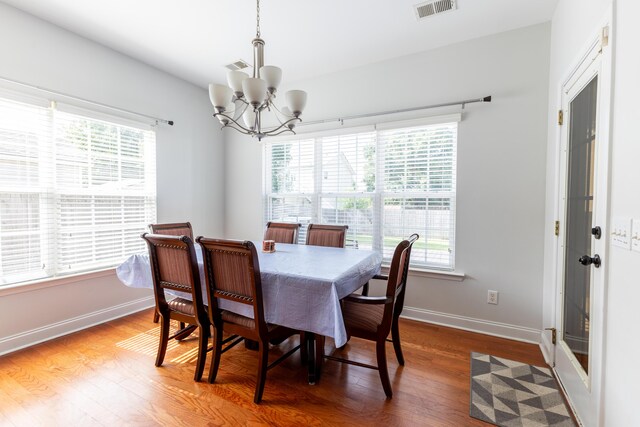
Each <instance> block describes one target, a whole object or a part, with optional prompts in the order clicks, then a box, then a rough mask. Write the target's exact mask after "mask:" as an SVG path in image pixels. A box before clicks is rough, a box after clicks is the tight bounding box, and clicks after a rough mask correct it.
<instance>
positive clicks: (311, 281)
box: [116, 242, 382, 347]
mask: <svg viewBox="0 0 640 427" xmlns="http://www.w3.org/2000/svg"><path fill="white" fill-rule="evenodd" d="M254 243H255V245H256V248H260V247H261V245H262V243H261V242H254ZM276 249H277V250H276V252H275V253H263V252H261V251H260V249H258V259H259V262H260V272H261V279H262V293H263V297H264V311H265V317H266V320H267V322H269V323H273V324H276V325H282V326H287V327H290V328H294V329H298V330H304V331H309V332H314V333H317V334H321V335H325V336H329V337H332V338H333V339H334V340H335V343H336V346H338V347H340V346H342V345H343V344H345V343H346V342H347V334H346V331H345V328H344V321H343V319H342V311H341V310H340V299H341V298H344V297H345V296H347V295H349V294H350V293H352V292H354V291H355V290H356V289H358V288H360V287H361V286H362V285H363V284H365V283H366V282H368V281H369V280H370V279H371V278H372V277H373V276H374V275H376V274H378V273H379V272H380V264H381V262H382V255H381V254H380V253H378V252H373V251H367V250H362V249H338V248H326V247H322V246H307V245H288V244H284V243H278V244H277V245H276ZM196 254H197V256H198V265H199V267H200V276H201V279H202V281H203V282H204V274H203V264H202V253H201V251H200V248H199V247H198V246H197V245H196ZM116 274H117V275H118V278H119V279H120V281H121V282H122V283H124V284H125V285H127V286H130V287H134V288H151V287H152V286H153V282H152V278H151V267H150V265H149V257H148V255H147V254H137V255H132V256H130V257H129V258H128V259H127V260H126V261H125V262H124V263H122V264H121V265H120V266H118V268H117V269H116ZM202 285H203V288H204V283H203V284H202ZM204 295H206V293H205V294H204ZM180 296H182V297H186V296H187V295H184V294H183V295H180ZM205 301H206V296H205ZM220 307H221V308H223V309H226V310H231V311H234V312H237V313H239V314H242V315H245V316H249V317H253V312H252V311H251V310H250V309H247V308H246V307H247V306H246V305H244V306H243V305H242V304H236V303H233V302H231V301H226V300H221V301H220Z"/></svg>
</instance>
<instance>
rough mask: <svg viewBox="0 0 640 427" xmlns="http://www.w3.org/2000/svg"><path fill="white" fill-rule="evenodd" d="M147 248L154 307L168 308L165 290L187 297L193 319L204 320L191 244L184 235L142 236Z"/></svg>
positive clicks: (205, 312) (197, 272)
mask: <svg viewBox="0 0 640 427" xmlns="http://www.w3.org/2000/svg"><path fill="white" fill-rule="evenodd" d="M142 238H143V239H144V240H145V241H146V242H147V246H148V248H149V261H150V263H151V275H152V277H153V290H154V293H155V297H156V304H157V306H158V308H159V309H160V308H162V309H163V310H166V309H168V305H167V299H166V295H165V289H171V290H174V291H180V292H185V293H187V294H190V295H191V300H192V301H193V304H194V308H195V313H196V316H195V317H196V318H197V319H198V321H204V322H208V321H207V310H206V308H205V307H204V302H203V298H202V285H201V282H200V272H199V270H198V261H197V258H196V252H195V249H194V246H193V241H192V240H191V239H190V238H189V237H187V236H167V235H160V234H149V233H144V234H142Z"/></svg>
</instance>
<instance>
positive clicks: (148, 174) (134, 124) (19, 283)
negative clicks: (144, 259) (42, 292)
mask: <svg viewBox="0 0 640 427" xmlns="http://www.w3.org/2000/svg"><path fill="white" fill-rule="evenodd" d="M0 98H2V99H3V100H5V101H7V102H9V103H10V102H16V103H22V104H26V105H30V106H33V107H36V108H40V109H41V110H42V109H44V108H47V107H46V106H49V111H48V113H47V114H46V116H47V118H46V119H44V121H43V123H47V126H48V131H47V132H44V133H43V132H40V135H41V136H44V137H43V138H40V139H39V144H40V146H41V148H43V147H44V145H47V147H46V149H44V150H41V154H42V152H44V153H47V152H48V153H53V152H55V150H56V148H55V147H56V136H55V121H56V117H55V116H56V111H61V112H64V113H65V114H67V115H68V114H71V115H74V116H77V117H78V118H79V119H84V120H88V121H96V122H104V123H106V124H107V125H110V126H114V127H115V128H116V130H117V135H118V138H117V141H118V146H117V155H116V158H117V160H118V161H117V163H118V177H121V174H122V164H123V158H124V157H123V154H122V153H123V150H122V147H123V145H122V144H123V139H121V131H122V130H123V129H125V128H134V129H135V130H139V131H145V132H147V134H145V135H146V136H145V139H144V143H145V144H152V146H151V147H149V148H148V149H145V151H144V156H143V157H142V160H141V161H142V162H143V164H144V184H145V186H144V190H140V191H139V194H138V192H135V191H134V192H132V191H131V190H129V189H122V190H120V192H119V193H118V194H114V195H111V194H105V195H104V196H101V195H100V194H99V192H95V191H91V190H88V191H86V190H79V191H80V192H79V193H77V194H81V193H82V194H86V196H89V197H90V198H91V200H94V202H93V203H92V204H91V206H92V212H93V214H92V217H95V213H96V212H97V211H96V209H97V207H96V206H97V204H96V203H95V198H96V197H105V198H108V197H116V198H117V197H119V198H120V207H119V210H120V211H121V212H122V215H123V216H122V220H123V221H124V220H125V213H126V206H127V201H126V200H125V198H126V197H127V196H134V197H137V198H146V200H147V201H150V202H151V207H148V206H149V204H148V203H145V204H144V206H145V208H144V216H145V220H144V221H143V222H144V225H142V224H141V226H140V227H138V228H139V230H137V229H136V231H135V233H138V231H139V233H142V232H144V231H145V230H146V225H148V224H149V223H151V222H155V221H156V218H157V216H156V215H157V194H156V178H155V177H156V159H155V146H156V135H155V130H154V127H153V125H151V124H149V123H145V122H140V121H137V120H132V119H129V118H124V117H119V116H113V115H110V114H105V113H102V112H99V111H94V110H89V109H86V108H83V107H79V106H76V105H65V104H60V105H57V104H56V103H53V102H49V101H48V100H46V99H44V98H41V97H38V96H32V95H28V94H23V93H20V92H14V91H11V90H4V89H3V90H0ZM26 131H28V130H25V132H26ZM150 131H151V132H150ZM149 137H151V139H149ZM43 144H44V145H43ZM40 157H42V155H41V156H40ZM124 160H126V162H127V163H129V164H134V163H138V161H137V160H135V159H134V158H131V159H128V158H127V159H124ZM55 164H56V160H54V159H53V158H52V159H46V160H43V159H42V158H40V159H39V160H38V165H37V168H38V171H39V173H38V174H39V176H45V175H46V179H45V180H44V181H42V180H40V183H39V184H38V185H35V186H32V187H28V188H27V187H25V188H23V189H21V190H20V191H19V192H20V193H25V194H26V193H35V194H40V197H39V199H40V203H39V210H40V219H39V221H38V226H39V227H40V228H39V230H38V232H39V233H40V235H41V239H40V242H39V247H40V254H41V255H40V258H41V260H43V263H44V264H45V265H44V268H43V269H42V270H41V271H40V272H35V271H25V272H23V273H14V274H13V275H12V279H8V280H7V281H2V280H0V294H6V293H7V292H9V293H15V292H17V291H19V290H20V289H27V288H33V287H34V286H35V287H36V288H37V287H40V286H49V285H50V284H56V283H67V282H69V281H75V280H76V279H74V278H78V277H83V276H86V277H94V276H96V275H98V276H96V277H99V276H102V275H104V274H105V272H107V271H113V267H115V266H116V265H117V264H118V262H120V261H121V260H119V261H109V262H97V263H95V265H94V264H93V263H92V264H91V265H90V266H87V267H86V268H84V267H82V268H76V269H73V270H71V271H65V270H64V269H61V268H58V266H57V261H58V254H57V246H58V242H57V238H58V235H57V234H58V233H57V227H58V224H59V222H60V220H59V218H60V212H59V211H60V206H59V203H60V199H61V195H64V194H71V193H70V192H69V191H70V190H69V188H67V187H59V186H58V183H57V182H56V179H57V178H56V175H55V172H54V171H55ZM92 167H93V166H89V168H92ZM113 182H120V181H113ZM5 187H6V188H8V190H7V191H9V193H11V192H12V190H11V189H10V187H7V186H6V185H5ZM72 193H74V194H76V193H75V192H74V191H72ZM116 210H118V208H116ZM136 212H137V211H136ZM94 219H95V218H94ZM105 224H106V223H105ZM123 227H124V228H123V230H124V229H125V228H126V229H129V230H130V231H131V230H133V229H134V228H135V227H133V228H132V227H130V226H127V224H125V223H123ZM21 233H23V234H24V233H31V231H29V230H26V231H24V232H21ZM139 233H138V234H139ZM126 242H127V240H126V237H125V235H124V234H122V239H121V244H122V247H121V248H120V249H121V251H122V252H123V253H124V254H125V256H128V255H129V253H127V250H126V248H127V243H126ZM97 246H98V243H96V242H94V244H93V246H92V251H93V252H95V251H96V248H97ZM108 252H109V253H111V251H108ZM135 252H138V250H136V251H135ZM1 254H2V251H1V247H0V255H1ZM1 270H2V264H1V263H0V276H2V271H1Z"/></svg>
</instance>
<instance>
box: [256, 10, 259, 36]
mask: <svg viewBox="0 0 640 427" xmlns="http://www.w3.org/2000/svg"><path fill="white" fill-rule="evenodd" d="M256 38H258V39H259V38H260V0H256Z"/></svg>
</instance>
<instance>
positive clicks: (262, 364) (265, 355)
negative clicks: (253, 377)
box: [253, 341, 269, 403]
mask: <svg viewBox="0 0 640 427" xmlns="http://www.w3.org/2000/svg"><path fill="white" fill-rule="evenodd" d="M258 352H259V353H258V354H259V355H258V382H257V383H256V393H255V395H254V396H253V401H254V402H255V403H260V401H261V400H262V392H263V391H264V383H265V381H266V379H267V364H268V362H269V344H268V343H266V342H262V341H261V342H260V350H258Z"/></svg>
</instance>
